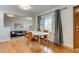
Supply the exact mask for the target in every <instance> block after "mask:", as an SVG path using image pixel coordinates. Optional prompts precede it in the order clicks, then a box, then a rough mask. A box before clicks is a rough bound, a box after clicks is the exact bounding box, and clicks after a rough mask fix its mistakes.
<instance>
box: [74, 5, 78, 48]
mask: <svg viewBox="0 0 79 59" xmlns="http://www.w3.org/2000/svg"><path fill="white" fill-rule="evenodd" d="M77 7H79V5H77V6H74V7H73V49H75V48H76V47H75V43H76V41H75V40H76V34H75V31H76V30H75V26H76V23H75V8H77Z"/></svg>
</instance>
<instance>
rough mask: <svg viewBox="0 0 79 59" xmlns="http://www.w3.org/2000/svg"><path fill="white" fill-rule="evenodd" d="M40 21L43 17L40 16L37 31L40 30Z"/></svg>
mask: <svg viewBox="0 0 79 59" xmlns="http://www.w3.org/2000/svg"><path fill="white" fill-rule="evenodd" d="M40 20H41V16H38V21H37V23H38V24H37V30H38V31H39V30H40Z"/></svg>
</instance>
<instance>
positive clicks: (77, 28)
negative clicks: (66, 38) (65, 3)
mask: <svg viewBox="0 0 79 59" xmlns="http://www.w3.org/2000/svg"><path fill="white" fill-rule="evenodd" d="M73 31H74V48H75V49H79V6H75V7H74V30H73Z"/></svg>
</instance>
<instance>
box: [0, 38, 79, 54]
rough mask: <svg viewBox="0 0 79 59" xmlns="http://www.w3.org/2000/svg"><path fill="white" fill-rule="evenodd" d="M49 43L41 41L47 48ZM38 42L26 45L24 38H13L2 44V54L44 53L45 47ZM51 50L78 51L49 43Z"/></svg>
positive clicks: (57, 51)
mask: <svg viewBox="0 0 79 59" xmlns="http://www.w3.org/2000/svg"><path fill="white" fill-rule="evenodd" d="M46 42H47V41H41V44H42V45H45V46H47V43H46ZM42 45H39V44H38V43H37V42H31V43H30V44H26V42H25V39H24V37H17V38H11V40H10V41H7V42H0V52H1V53H43V52H45V51H44V47H41V46H42ZM49 48H50V49H51V50H52V52H54V53H73V52H78V51H73V50H70V49H69V48H67V47H64V46H57V45H54V44H53V43H52V42H49Z"/></svg>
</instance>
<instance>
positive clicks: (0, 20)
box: [0, 13, 4, 28]
mask: <svg viewBox="0 0 79 59" xmlns="http://www.w3.org/2000/svg"><path fill="white" fill-rule="evenodd" d="M1 27H4V13H0V28H1Z"/></svg>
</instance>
